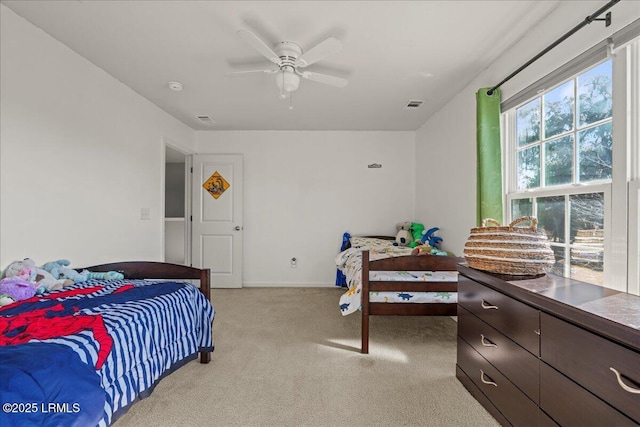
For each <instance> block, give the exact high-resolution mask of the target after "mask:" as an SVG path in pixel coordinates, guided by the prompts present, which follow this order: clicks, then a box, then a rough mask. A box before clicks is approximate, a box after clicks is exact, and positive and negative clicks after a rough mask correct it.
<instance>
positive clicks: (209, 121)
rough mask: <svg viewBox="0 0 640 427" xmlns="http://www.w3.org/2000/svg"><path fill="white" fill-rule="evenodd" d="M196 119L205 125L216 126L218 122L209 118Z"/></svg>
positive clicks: (200, 117)
mask: <svg viewBox="0 0 640 427" xmlns="http://www.w3.org/2000/svg"><path fill="white" fill-rule="evenodd" d="M196 117H197V118H198V120H200V121H201V122H202V123H204V124H205V125H212V124H214V123H215V122H216V121H215V120H213V119H212V118H211V117H209V116H196Z"/></svg>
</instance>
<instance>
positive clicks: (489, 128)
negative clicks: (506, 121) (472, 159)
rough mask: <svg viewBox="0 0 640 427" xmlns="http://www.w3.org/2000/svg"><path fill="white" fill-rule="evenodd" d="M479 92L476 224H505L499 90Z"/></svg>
mask: <svg viewBox="0 0 640 427" xmlns="http://www.w3.org/2000/svg"><path fill="white" fill-rule="evenodd" d="M489 89H490V88H482V89H480V90H478V92H477V93H476V124H477V129H476V131H477V136H476V139H477V154H478V156H477V158H478V169H477V174H478V176H477V182H478V191H477V221H478V225H480V223H481V222H482V220H483V219H485V218H493V219H495V220H497V221H500V223H502V154H501V151H500V89H495V90H494V91H493V93H492V94H491V95H488V94H487V92H488V91H489Z"/></svg>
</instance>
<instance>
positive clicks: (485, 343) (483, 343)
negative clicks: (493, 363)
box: [480, 334, 498, 348]
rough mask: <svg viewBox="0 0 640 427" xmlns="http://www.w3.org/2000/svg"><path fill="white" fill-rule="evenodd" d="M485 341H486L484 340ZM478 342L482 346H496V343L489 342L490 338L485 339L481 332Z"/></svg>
mask: <svg viewBox="0 0 640 427" xmlns="http://www.w3.org/2000/svg"><path fill="white" fill-rule="evenodd" d="M485 341H486V342H485ZM480 342H481V343H482V345H483V346H485V347H495V348H498V346H497V345H496V344H494V343H493V342H491V340H489V339H487V338H486V337H485V336H484V335H483V334H480Z"/></svg>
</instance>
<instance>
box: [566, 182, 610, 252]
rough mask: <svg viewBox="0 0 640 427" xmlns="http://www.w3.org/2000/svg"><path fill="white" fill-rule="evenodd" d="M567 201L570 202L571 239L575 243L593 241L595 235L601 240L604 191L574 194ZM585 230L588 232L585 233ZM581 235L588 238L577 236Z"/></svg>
mask: <svg viewBox="0 0 640 427" xmlns="http://www.w3.org/2000/svg"><path fill="white" fill-rule="evenodd" d="M569 203H570V204H571V241H572V242H573V243H575V244H576V245H578V244H581V242H582V243H584V242H588V243H593V242H595V240H594V239H596V237H597V239H599V240H598V241H599V242H602V238H603V228H604V193H587V194H574V195H572V196H569ZM596 230H597V233H596ZM581 231H582V233H581ZM587 231H588V232H589V233H586V232H587ZM585 233H586V234H585ZM594 233H595V234H594ZM587 234H588V236H587ZM596 234H598V236H596ZM581 235H582V236H583V237H584V236H586V237H588V239H581V238H579V237H580V236H581Z"/></svg>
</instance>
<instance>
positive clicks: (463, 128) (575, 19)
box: [416, 1, 640, 255]
mask: <svg viewBox="0 0 640 427" xmlns="http://www.w3.org/2000/svg"><path fill="white" fill-rule="evenodd" d="M602 5H603V2H601V1H579V2H578V1H569V2H561V3H560V6H559V7H558V8H557V9H555V10H554V11H553V12H552V13H551V14H550V15H549V16H548V17H547V18H546V19H545V20H544V21H543V22H541V23H540V24H538V25H537V26H536V27H535V28H534V30H533V31H531V32H529V33H528V34H527V36H526V37H525V38H523V39H522V40H520V41H519V42H518V43H517V44H515V45H514V46H513V47H512V48H511V49H510V50H509V51H508V52H507V53H506V54H505V55H502V56H501V57H500V58H499V59H498V60H497V61H495V62H494V63H493V64H492V65H491V66H490V67H489V68H488V69H487V70H486V71H485V72H484V73H482V74H480V75H479V76H478V77H477V78H476V79H474V81H473V82H472V83H471V84H469V85H468V86H467V87H466V88H465V89H463V90H462V91H461V92H460V93H459V94H458V95H457V96H455V97H454V98H453V99H452V100H451V101H450V102H449V103H448V104H447V105H446V106H445V107H444V108H442V109H441V110H440V111H439V112H438V113H437V114H435V115H434V116H433V117H431V118H430V119H429V120H428V121H427V122H426V123H425V124H424V125H423V126H422V127H420V129H418V131H417V132H416V164H417V169H416V171H417V177H418V179H417V182H416V216H417V217H418V218H423V219H424V218H426V219H425V221H427V222H428V223H429V224H434V225H436V226H438V227H440V229H441V231H440V235H441V236H442V237H443V238H444V242H443V243H444V247H445V249H448V250H451V251H453V252H455V253H457V254H458V255H461V254H462V249H463V247H464V242H465V241H466V239H467V237H468V235H469V229H470V228H471V227H474V226H476V224H475V222H476V142H475V141H476V128H475V122H476V106H475V93H476V92H477V90H478V89H479V88H481V87H492V86H493V85H495V84H497V83H498V82H500V81H501V80H502V79H503V78H505V77H506V76H507V75H509V74H511V72H513V71H514V70H516V69H517V68H518V67H520V66H521V65H522V64H524V63H525V62H527V61H528V60H529V59H531V58H532V57H534V56H535V55H537V54H538V53H539V52H541V51H542V50H543V49H544V48H546V47H547V46H549V45H550V44H551V43H553V42H554V41H555V40H556V39H557V38H559V37H560V36H562V35H563V34H565V33H567V32H568V31H569V30H570V29H571V28H573V27H574V26H576V25H577V24H579V23H580V22H582V21H583V20H584V19H585V17H587V16H589V15H591V14H592V13H593V12H595V11H596V10H597V9H599V8H600V7H601V6H602ZM611 10H612V14H613V23H612V25H611V26H609V27H608V28H607V27H605V25H604V23H602V22H593V23H591V24H589V25H587V26H586V27H584V28H582V29H581V30H580V31H578V32H577V33H575V34H573V35H572V36H571V37H569V38H568V39H567V40H566V41H564V42H563V43H561V44H560V45H558V46H557V47H556V48H554V49H553V50H552V51H550V52H549V53H547V54H546V55H544V56H542V57H541V58H540V59H539V60H538V61H536V62H534V63H533V64H532V65H531V66H530V67H528V68H527V69H525V70H524V71H523V72H521V73H520V74H518V75H517V76H516V77H514V78H513V79H512V80H510V81H509V82H507V83H506V84H505V85H503V86H502V88H501V90H502V99H503V100H506V99H508V98H509V97H510V96H513V95H514V94H516V93H517V92H519V91H520V90H522V89H524V88H526V87H527V86H529V85H530V84H532V83H534V82H535V81H536V80H538V79H540V78H541V77H543V76H545V75H547V74H548V73H550V72H551V71H553V70H554V69H556V68H558V67H560V66H561V65H563V64H564V63H566V62H568V61H569V60H571V59H573V58H574V57H576V56H578V55H579V54H581V53H582V52H584V51H586V50H587V49H589V48H591V47H592V46H594V45H596V44H597V43H599V42H600V41H602V40H604V39H606V38H607V37H608V36H610V35H611V34H613V33H614V32H616V31H617V30H619V29H620V28H622V27H624V26H625V25H628V24H629V23H631V22H633V21H634V20H636V19H638V18H639V17H640V2H639V1H622V2H620V3H618V4H616V5H615V6H614V7H613V8H612V9H611ZM452 195H454V196H453V197H452ZM425 225H427V224H426V223H425Z"/></svg>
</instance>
